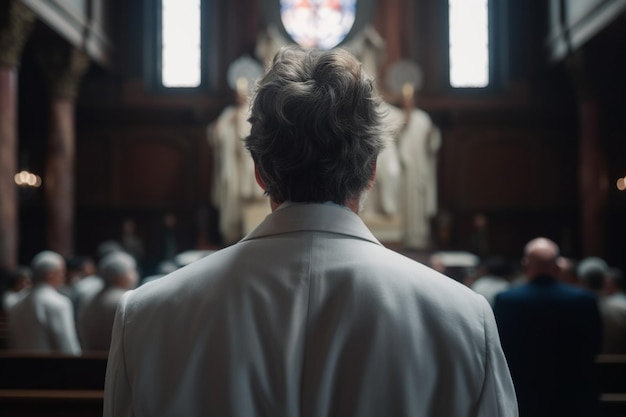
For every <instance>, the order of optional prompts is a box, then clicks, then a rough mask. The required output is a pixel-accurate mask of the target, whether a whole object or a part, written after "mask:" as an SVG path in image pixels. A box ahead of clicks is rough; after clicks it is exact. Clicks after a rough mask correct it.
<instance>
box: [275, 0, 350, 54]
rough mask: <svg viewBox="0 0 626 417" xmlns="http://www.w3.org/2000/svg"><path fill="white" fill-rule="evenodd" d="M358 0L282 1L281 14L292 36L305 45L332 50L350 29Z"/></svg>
mask: <svg viewBox="0 0 626 417" xmlns="http://www.w3.org/2000/svg"><path fill="white" fill-rule="evenodd" d="M356 3H357V0H280V15H281V19H282V22H283V26H284V27H285V30H286V31H287V33H289V35H290V36H291V38H292V39H293V40H294V41H295V42H297V43H298V44H300V45H302V46H303V47H305V48H319V49H331V48H334V47H335V46H337V45H338V44H339V43H341V41H343V40H344V39H345V37H346V36H347V35H348V33H349V32H350V29H351V28H352V25H354V20H355V18H356Z"/></svg>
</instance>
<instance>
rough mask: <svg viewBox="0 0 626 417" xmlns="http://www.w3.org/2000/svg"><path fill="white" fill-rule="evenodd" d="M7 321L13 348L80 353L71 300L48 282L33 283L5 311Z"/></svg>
mask: <svg viewBox="0 0 626 417" xmlns="http://www.w3.org/2000/svg"><path fill="white" fill-rule="evenodd" d="M8 321H9V337H10V339H11V347H12V348H13V349H17V350H25V351H31V352H61V353H67V354H71V355H80V353H81V348H80V344H79V342H78V336H77V335H76V324H75V322H74V307H73V306H72V302H71V301H70V299H69V298H67V297H66V296H65V295H63V294H61V293H59V292H58V291H57V290H55V289H54V288H53V287H51V286H50V285H48V284H45V283H39V284H37V285H35V286H34V287H33V289H32V290H31V291H30V293H29V294H28V295H27V296H26V297H24V298H23V299H21V300H20V301H18V302H17V304H15V305H14V306H13V308H12V309H11V310H10V311H9V317H8Z"/></svg>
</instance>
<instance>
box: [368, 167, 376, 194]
mask: <svg viewBox="0 0 626 417" xmlns="http://www.w3.org/2000/svg"><path fill="white" fill-rule="evenodd" d="M374 184H376V161H374V162H372V176H371V177H370V181H369V184H367V191H369V190H371V189H372V187H374Z"/></svg>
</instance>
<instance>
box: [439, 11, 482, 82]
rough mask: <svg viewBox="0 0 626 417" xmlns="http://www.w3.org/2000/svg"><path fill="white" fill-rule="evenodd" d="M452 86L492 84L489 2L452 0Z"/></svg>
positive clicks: (450, 22) (450, 24)
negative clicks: (490, 73)
mask: <svg viewBox="0 0 626 417" xmlns="http://www.w3.org/2000/svg"><path fill="white" fill-rule="evenodd" d="M448 8H449V21H448V27H449V34H450V50H449V53H450V85H451V86H452V87H455V88H459V87H471V88H480V87H486V86H487V85H489V13H488V10H489V0H449V1H448Z"/></svg>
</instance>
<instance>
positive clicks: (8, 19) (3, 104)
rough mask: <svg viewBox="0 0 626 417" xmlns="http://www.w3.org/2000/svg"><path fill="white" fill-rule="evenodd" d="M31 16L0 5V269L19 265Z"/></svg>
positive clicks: (16, 5)
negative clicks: (22, 69) (22, 94)
mask: <svg viewBox="0 0 626 417" xmlns="http://www.w3.org/2000/svg"><path fill="white" fill-rule="evenodd" d="M34 22H35V15H34V13H33V12H32V11H31V10H30V9H28V8H27V7H26V6H24V4H23V3H22V2H21V1H19V0H10V1H2V2H0V268H6V269H13V268H15V267H16V266H17V263H18V240H19V218H18V212H19V211H18V205H19V203H18V195H17V187H16V185H15V181H14V179H13V178H14V175H15V174H16V173H17V78H18V72H17V69H18V66H19V62H20V58H21V54H22V49H23V46H24V43H25V42H26V40H27V39H28V36H29V35H30V33H31V31H32V27H33V24H34Z"/></svg>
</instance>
